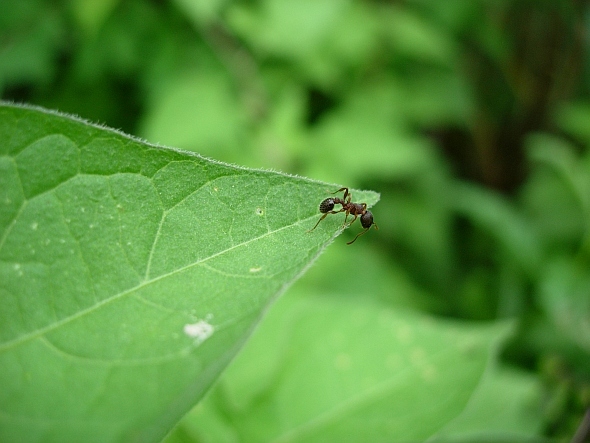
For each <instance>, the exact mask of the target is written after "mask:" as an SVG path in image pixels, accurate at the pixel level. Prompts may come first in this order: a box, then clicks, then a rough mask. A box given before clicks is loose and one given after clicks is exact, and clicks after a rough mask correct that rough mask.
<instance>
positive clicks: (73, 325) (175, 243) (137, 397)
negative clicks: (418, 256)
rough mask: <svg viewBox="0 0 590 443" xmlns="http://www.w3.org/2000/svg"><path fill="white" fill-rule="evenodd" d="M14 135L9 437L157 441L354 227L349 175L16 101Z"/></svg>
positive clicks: (0, 371) (4, 132)
mask: <svg viewBox="0 0 590 443" xmlns="http://www.w3.org/2000/svg"><path fill="white" fill-rule="evenodd" d="M0 140H1V142H0V143H1V144H0V205H1V206H0V208H1V209H0V297H1V300H2V302H1V303H0V386H1V387H2V388H1V389H0V441H60V442H63V441H104V442H107V441H159V440H160V439H161V438H162V437H163V436H164V435H165V434H166V433H167V432H168V431H169V430H170V429H171V428H172V426H173V425H174V424H175V423H176V422H177V421H178V420H179V419H180V417H182V416H183V415H184V414H185V413H186V412H187V411H188V410H189V409H190V408H191V407H192V406H193V405H194V404H195V403H196V402H197V401H198V400H199V399H200V398H201V397H202V396H203V394H204V393H205V392H206V391H207V389H208V388H209V387H210V386H211V384H212V383H213V381H214V380H215V379H216V378H217V377H218V376H219V374H220V372H221V371H222V370H223V369H224V367H225V366H226V365H227V364H228V362H229V361H230V360H231V359H232V357H233V356H234V355H235V353H236V352H237V350H238V349H239V348H240V347H241V346H242V344H243V343H244V341H245V340H246V338H247V336H248V334H249V332H250V331H251V330H252V329H253V327H254V326H255V324H256V323H257V322H258V320H259V318H260V316H261V315H262V313H263V311H264V310H265V309H266V308H267V306H268V305H269V303H270V302H271V301H272V300H273V299H275V298H276V297H277V296H278V295H280V294H281V293H282V292H283V291H285V289H286V288H287V287H288V286H289V285H290V284H291V283H292V282H293V281H294V280H295V279H296V278H297V277H298V276H299V275H301V274H302V272H303V271H304V270H305V269H306V268H307V267H308V266H309V265H310V263H311V262H312V261H313V260H314V259H315V258H316V257H317V256H318V255H319V254H320V253H321V251H322V250H323V249H324V248H325V246H326V245H327V244H328V243H330V242H331V241H332V240H333V239H334V238H335V237H336V236H337V235H338V234H339V233H340V231H341V225H342V221H343V218H344V217H343V214H340V215H338V216H330V217H328V218H327V219H326V220H324V221H323V222H322V223H321V224H320V225H319V226H318V227H317V229H315V230H314V231H313V232H311V233H309V232H307V231H308V230H309V229H310V228H311V227H312V226H313V225H314V224H315V222H316V220H317V219H318V217H319V212H318V203H319V202H320V201H321V200H322V199H323V198H325V196H326V194H327V192H328V191H333V190H335V189H338V188H337V185H327V184H325V183H319V182H314V181H311V180H308V179H304V178H299V177H292V176H287V175H284V174H280V173H276V172H270V171H258V170H248V169H245V168H239V167H234V166H229V165H226V164H222V163H219V162H215V161H212V160H207V159H204V158H202V157H200V156H198V155H195V154H191V153H186V152H180V151H176V150H172V149H166V148H161V147H156V146H152V145H149V144H147V143H144V142H141V141H138V140H136V139H133V138H130V137H128V136H125V135H123V134H120V133H118V132H116V131H113V130H109V129H106V128H100V127H97V126H93V125H90V124H88V123H85V122H83V121H80V120H77V119H74V118H71V117H67V116H63V115H58V114H56V113H52V112H49V111H45V110H42V109H37V108H35V109H33V108H26V107H19V106H13V105H9V104H0ZM354 195H355V199H357V198H359V199H363V200H361V201H366V202H367V203H368V204H369V205H372V204H374V203H375V202H376V201H377V200H378V195H377V194H375V193H371V192H365V193H361V192H358V193H357V192H356V191H355V192H354ZM356 224H358V223H356ZM357 229H358V227H357Z"/></svg>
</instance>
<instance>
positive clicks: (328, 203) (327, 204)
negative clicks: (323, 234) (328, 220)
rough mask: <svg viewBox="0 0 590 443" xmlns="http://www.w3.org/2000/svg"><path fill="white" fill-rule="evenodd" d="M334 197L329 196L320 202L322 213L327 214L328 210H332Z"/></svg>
mask: <svg viewBox="0 0 590 443" xmlns="http://www.w3.org/2000/svg"><path fill="white" fill-rule="evenodd" d="M334 204H335V202H334V199H333V198H327V199H325V200H324V201H322V202H321V203H320V212H321V213H322V214H325V213H326V212H330V211H331V210H332V209H334Z"/></svg>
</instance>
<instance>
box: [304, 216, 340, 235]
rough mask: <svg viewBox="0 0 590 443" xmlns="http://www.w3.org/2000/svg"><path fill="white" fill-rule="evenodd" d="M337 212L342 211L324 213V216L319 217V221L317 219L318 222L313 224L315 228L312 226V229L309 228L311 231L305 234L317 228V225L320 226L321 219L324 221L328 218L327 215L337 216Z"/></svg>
mask: <svg viewBox="0 0 590 443" xmlns="http://www.w3.org/2000/svg"><path fill="white" fill-rule="evenodd" d="M339 212H342V211H328V212H326V213H325V214H324V215H322V216H321V217H320V219H319V220H318V222H317V223H316V224H315V226H314V227H313V228H311V229H310V230H309V231H307V232H311V231H313V230H314V229H315V228H317V227H318V225H319V224H320V222H321V221H322V220H323V219H325V218H326V217H327V216H328V214H338V213H339Z"/></svg>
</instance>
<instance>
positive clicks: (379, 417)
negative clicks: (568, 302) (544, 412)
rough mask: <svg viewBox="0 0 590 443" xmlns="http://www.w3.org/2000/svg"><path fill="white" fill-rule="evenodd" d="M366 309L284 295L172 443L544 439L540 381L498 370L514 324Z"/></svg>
mask: <svg viewBox="0 0 590 443" xmlns="http://www.w3.org/2000/svg"><path fill="white" fill-rule="evenodd" d="M363 300H364V301H363V302H362V303H359V301H358V300H357V299H353V298H351V297H345V298H343V297H342V296H340V295H334V296H322V294H317V293H312V294H309V293H308V292H307V293H305V295H304V294H303V293H300V294H297V293H296V292H292V293H290V294H289V297H285V298H282V299H281V300H280V301H279V302H278V303H276V304H275V305H274V306H273V308H272V310H271V312H270V313H269V315H268V316H267V317H266V319H265V321H264V323H263V324H261V326H260V328H258V329H257V330H256V332H255V334H254V336H253V337H252V339H251V340H250V341H249V342H248V344H247V345H246V346H245V348H244V350H243V351H242V352H241V353H240V355H239V356H238V357H237V358H236V359H235V360H234V361H233V362H232V364H231V365H230V367H229V368H228V370H227V371H226V372H225V373H224V375H223V376H222V378H221V380H220V381H219V382H218V384H216V386H215V388H213V390H212V391H211V392H210V394H209V395H208V396H207V398H206V399H205V400H204V401H203V402H202V403H200V404H199V405H198V406H197V407H196V408H195V409H194V410H193V411H191V413H190V414H189V415H187V417H186V418H185V419H184V420H183V421H182V422H181V424H180V425H179V427H178V428H177V429H176V430H175V431H174V432H173V433H172V434H171V435H170V436H169V437H168V439H167V440H166V443H178V442H183V443H188V442H201V443H226V442H227V443H229V442H237V441H244V442H252V443H255V442H277V443H278V442H282V443H286V442H306V443H312V442H392V443H394V442H400V443H406V442H420V441H427V440H430V439H431V440H434V441H437V442H439V441H440V442H449V441H473V442H474V441H511V442H512V441H525V440H526V438H531V437H534V436H535V432H537V431H538V426H539V423H540V414H539V413H538V412H537V413H536V414H535V412H534V409H533V408H531V405H533V404H534V401H535V400H536V397H535V395H536V394H537V393H538V390H537V388H538V387H536V386H535V385H534V379H532V378H531V377H530V376H526V375H520V376H513V375H511V376H509V375H507V374H506V373H505V372H500V371H498V370H497V368H496V365H495V357H496V354H497V351H498V348H499V345H501V342H502V341H503V339H505V338H506V337H507V336H508V334H509V333H510V331H511V329H512V328H511V327H510V324H509V323H506V322H500V323H495V324H483V325H482V324H474V323H467V322H460V321H446V320H440V319H434V318H429V317H427V316H424V315H422V314H417V313H416V312H412V311H409V310H407V309H399V308H397V309H392V307H390V306H385V305H383V304H379V303H375V302H370V301H367V298H366V297H365V298H363ZM510 374H511V373H510ZM531 409H533V410H532V411H531Z"/></svg>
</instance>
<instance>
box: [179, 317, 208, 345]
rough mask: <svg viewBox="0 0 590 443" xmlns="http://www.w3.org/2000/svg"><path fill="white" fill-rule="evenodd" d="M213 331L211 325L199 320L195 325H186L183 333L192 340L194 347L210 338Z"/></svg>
mask: <svg viewBox="0 0 590 443" xmlns="http://www.w3.org/2000/svg"><path fill="white" fill-rule="evenodd" d="M214 330H215V328H214V327H213V325H212V324H210V323H209V322H207V321H205V320H199V321H198V322H196V323H187V324H186V325H184V328H183V331H184V333H185V334H186V335H187V336H188V337H190V338H192V339H194V343H195V344H196V345H200V344H201V343H203V342H204V341H205V340H207V339H208V338H209V337H211V335H213V331H214Z"/></svg>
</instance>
